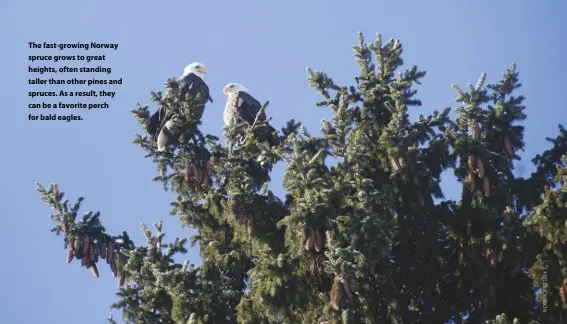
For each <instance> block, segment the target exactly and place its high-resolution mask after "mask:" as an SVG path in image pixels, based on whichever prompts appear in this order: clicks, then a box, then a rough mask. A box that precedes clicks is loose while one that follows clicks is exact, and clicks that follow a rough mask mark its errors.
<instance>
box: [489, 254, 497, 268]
mask: <svg viewBox="0 0 567 324" xmlns="http://www.w3.org/2000/svg"><path fill="white" fill-rule="evenodd" d="M490 266H491V267H493V268H496V252H491V253H490Z"/></svg>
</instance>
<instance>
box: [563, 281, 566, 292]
mask: <svg viewBox="0 0 567 324" xmlns="http://www.w3.org/2000/svg"><path fill="white" fill-rule="evenodd" d="M562 286H563V290H565V292H567V279H563V284H562Z"/></svg>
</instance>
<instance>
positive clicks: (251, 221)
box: [246, 217, 254, 235]
mask: <svg viewBox="0 0 567 324" xmlns="http://www.w3.org/2000/svg"><path fill="white" fill-rule="evenodd" d="M246 225H247V227H248V235H252V234H254V219H252V217H250V218H248V221H247V224H246Z"/></svg>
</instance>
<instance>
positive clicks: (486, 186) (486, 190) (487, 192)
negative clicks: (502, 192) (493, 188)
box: [482, 178, 490, 198]
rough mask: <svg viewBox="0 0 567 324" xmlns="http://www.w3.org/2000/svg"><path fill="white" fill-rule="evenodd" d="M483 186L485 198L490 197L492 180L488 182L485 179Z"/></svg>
mask: <svg viewBox="0 0 567 324" xmlns="http://www.w3.org/2000/svg"><path fill="white" fill-rule="evenodd" d="M482 185H483V191H484V196H485V197H487V198H488V197H490V180H488V178H484V180H483V183H482Z"/></svg>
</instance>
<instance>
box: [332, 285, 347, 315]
mask: <svg viewBox="0 0 567 324" xmlns="http://www.w3.org/2000/svg"><path fill="white" fill-rule="evenodd" d="M343 294H344V292H343V285H342V284H341V283H340V282H339V281H338V280H337V279H335V281H334V282H333V288H332V289H331V296H330V302H331V307H333V309H335V310H336V311H339V310H340V309H341V301H342V299H343Z"/></svg>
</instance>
